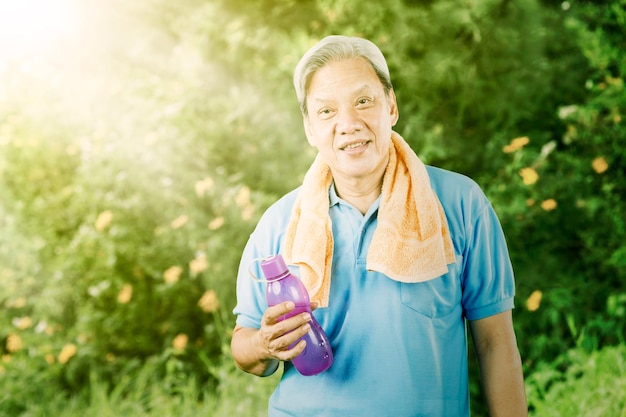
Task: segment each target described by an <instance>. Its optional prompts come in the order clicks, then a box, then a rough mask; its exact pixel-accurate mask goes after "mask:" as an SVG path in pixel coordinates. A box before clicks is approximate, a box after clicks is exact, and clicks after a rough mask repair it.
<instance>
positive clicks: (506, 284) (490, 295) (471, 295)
mask: <svg viewBox="0 0 626 417" xmlns="http://www.w3.org/2000/svg"><path fill="white" fill-rule="evenodd" d="M481 197H482V201H481V202H480V203H479V204H477V205H476V207H477V209H476V215H475V216H473V218H474V220H473V222H472V224H471V228H470V229H469V230H468V233H467V244H466V250H465V253H464V261H465V265H464V272H463V287H464V288H463V298H462V303H463V309H464V311H465V316H466V317H467V319H468V320H478V319H482V318H485V317H489V316H492V315H494V314H498V313H501V312H503V311H506V310H511V309H512V308H513V307H514V303H513V297H514V296H515V279H514V275H513V268H512V266H511V260H510V258H509V252H508V249H507V245H506V240H505V237H504V233H503V231H502V227H501V225H500V221H499V220H498V217H497V215H496V213H495V211H494V210H493V207H492V206H491V204H490V203H489V201H487V198H486V197H484V194H482V193H481Z"/></svg>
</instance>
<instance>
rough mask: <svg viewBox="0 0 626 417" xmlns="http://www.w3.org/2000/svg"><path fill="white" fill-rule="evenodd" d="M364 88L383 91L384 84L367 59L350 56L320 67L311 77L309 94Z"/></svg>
mask: <svg viewBox="0 0 626 417" xmlns="http://www.w3.org/2000/svg"><path fill="white" fill-rule="evenodd" d="M364 89H367V90H380V91H382V89H383V85H382V83H381V82H380V79H379V78H378V76H377V75H376V72H375V71H374V68H373V67H372V65H371V64H370V63H369V62H368V61H367V60H365V59H364V58H348V59H343V60H340V61H332V62H329V63H328V64H326V65H324V66H323V67H322V68H320V69H318V70H317V71H316V72H315V73H314V74H313V76H312V77H311V82H310V84H309V88H308V89H307V96H308V97H309V98H317V97H318V96H328V95H331V96H334V95H337V94H340V93H350V92H356V91H360V90H364Z"/></svg>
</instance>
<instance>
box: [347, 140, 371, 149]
mask: <svg viewBox="0 0 626 417" xmlns="http://www.w3.org/2000/svg"><path fill="white" fill-rule="evenodd" d="M366 143H367V142H357V143H353V144H351V145H348V146H346V147H344V149H354V148H358V147H359V146H363V145H365V144H366Z"/></svg>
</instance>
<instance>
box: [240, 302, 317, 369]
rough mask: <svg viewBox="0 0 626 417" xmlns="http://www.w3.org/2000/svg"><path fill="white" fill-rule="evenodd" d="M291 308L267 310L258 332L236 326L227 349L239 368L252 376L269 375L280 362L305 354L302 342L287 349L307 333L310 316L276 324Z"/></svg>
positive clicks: (291, 304) (294, 317) (303, 315)
mask: <svg viewBox="0 0 626 417" xmlns="http://www.w3.org/2000/svg"><path fill="white" fill-rule="evenodd" d="M294 308H295V305H294V304H293V303H292V302H285V303H282V304H278V305H276V306H273V307H269V308H268V309H267V310H266V311H265V313H264V314H263V318H262V319H261V327H260V328H259V329H253V328H250V327H242V326H235V330H234V332H233V338H232V340H231V344H230V346H231V351H232V354H233V358H234V359H235V363H236V364H237V366H238V367H239V368H240V369H242V370H244V371H246V372H249V373H251V374H254V375H258V376H268V375H271V374H273V373H274V372H275V371H276V369H277V368H278V363H279V361H281V360H282V361H287V360H291V359H293V358H295V357H296V356H298V355H299V354H301V353H302V352H303V351H304V348H305V346H306V342H305V341H304V340H301V341H299V342H298V343H297V344H296V345H295V346H294V347H293V348H292V349H289V346H290V345H291V344H293V343H295V342H296V341H297V340H298V339H299V338H300V337H302V336H304V335H305V334H306V333H307V332H308V331H309V330H310V325H309V324H308V322H309V321H310V320H311V317H310V315H309V314H308V313H302V314H298V315H295V316H293V317H290V318H288V319H286V320H284V321H280V322H279V321H278V318H279V317H281V316H283V315H285V314H287V313H288V312H290V311H291V310H293V309H294Z"/></svg>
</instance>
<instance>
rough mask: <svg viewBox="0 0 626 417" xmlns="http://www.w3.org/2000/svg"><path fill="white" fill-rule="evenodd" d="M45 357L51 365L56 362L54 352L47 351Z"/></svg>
mask: <svg viewBox="0 0 626 417" xmlns="http://www.w3.org/2000/svg"><path fill="white" fill-rule="evenodd" d="M44 359H45V360H46V362H48V364H49V365H52V364H54V361H55V358H54V355H53V354H52V353H46V356H44Z"/></svg>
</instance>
